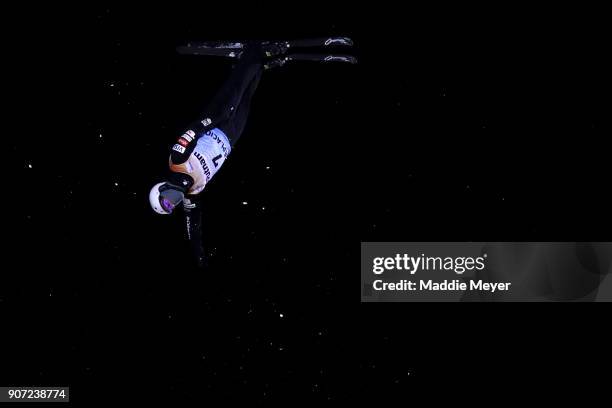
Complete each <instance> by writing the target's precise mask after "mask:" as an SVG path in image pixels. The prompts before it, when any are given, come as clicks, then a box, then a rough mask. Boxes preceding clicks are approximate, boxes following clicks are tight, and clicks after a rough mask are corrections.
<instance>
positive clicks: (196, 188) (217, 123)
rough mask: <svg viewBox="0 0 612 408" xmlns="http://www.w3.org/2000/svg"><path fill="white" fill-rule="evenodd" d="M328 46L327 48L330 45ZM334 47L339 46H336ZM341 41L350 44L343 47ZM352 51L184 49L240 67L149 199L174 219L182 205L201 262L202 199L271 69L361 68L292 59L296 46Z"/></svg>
mask: <svg viewBox="0 0 612 408" xmlns="http://www.w3.org/2000/svg"><path fill="white" fill-rule="evenodd" d="M326 41H327V43H326ZM333 41H336V43H334V42H333ZM338 41H344V43H341V44H338V43H337V42H338ZM329 45H344V46H346V45H352V43H351V42H350V39H346V38H329V39H314V40H302V41H300V42H277V43H269V42H268V43H248V44H246V45H244V44H241V43H215V44H212V43H201V44H197V45H188V46H186V47H180V48H179V52H180V53H182V54H191V55H216V56H226V57H232V58H238V59H239V60H238V63H237V64H236V66H235V67H234V69H233V70H232V72H231V74H230V76H229V78H228V79H227V80H226V82H225V83H224V84H223V86H222V87H221V89H220V90H219V92H218V93H217V94H216V96H215V97H214V98H213V100H212V101H211V102H210V103H209V104H208V107H207V108H206V110H205V111H204V114H203V116H202V117H201V119H200V120H198V121H196V122H194V123H192V124H191V125H190V126H189V127H188V129H187V130H186V131H185V132H184V133H183V134H182V135H181V136H180V137H179V138H178V140H177V142H176V143H175V144H174V145H173V146H172V148H171V151H170V163H169V164H170V171H169V173H168V175H167V176H166V178H165V180H164V181H162V182H160V183H157V184H155V185H154V186H153V188H152V189H151V192H150V193H149V201H150V203H151V207H152V208H153V210H155V212H157V213H158V214H172V213H173V212H174V211H175V210H176V208H177V207H178V206H179V205H180V204H181V203H182V204H183V205H182V207H183V210H184V211H183V212H184V215H185V223H186V227H187V228H186V229H187V237H188V239H189V241H190V242H191V246H192V249H193V251H194V254H195V257H196V261H197V263H198V265H199V266H203V265H204V264H205V261H206V257H205V252H204V248H203V246H202V230H201V224H202V212H201V206H200V205H199V204H198V202H197V200H196V197H197V196H198V195H199V194H200V193H201V192H202V190H204V188H205V187H206V184H208V182H209V181H210V180H211V179H212V177H213V176H214V175H215V174H216V173H217V172H218V171H219V169H220V168H221V166H222V165H223V163H225V161H226V159H227V158H228V156H229V154H230V153H231V151H232V148H233V147H234V146H235V144H236V142H237V141H238V139H239V138H240V136H241V135H242V132H243V130H244V128H245V125H246V122H247V117H248V115H249V110H250V106H251V100H252V98H253V95H254V93H255V90H256V89H257V86H258V85H259V81H260V80H261V76H262V74H263V72H264V70H266V69H271V68H274V67H277V66H281V65H284V64H285V63H286V62H288V61H291V60H300V59H301V60H314V61H341V62H350V63H355V62H356V60H355V59H354V57H351V56H346V55H318V54H291V53H289V52H288V51H289V48H291V47H292V46H298V47H306V46H329Z"/></svg>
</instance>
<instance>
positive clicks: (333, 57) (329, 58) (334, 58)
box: [285, 54, 357, 64]
mask: <svg viewBox="0 0 612 408" xmlns="http://www.w3.org/2000/svg"><path fill="white" fill-rule="evenodd" d="M285 60H287V61H315V62H346V63H348V64H356V63H357V58H355V57H354V56H352V55H344V54H287V55H286V56H285Z"/></svg>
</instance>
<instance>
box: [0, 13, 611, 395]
mask: <svg viewBox="0 0 612 408" xmlns="http://www.w3.org/2000/svg"><path fill="white" fill-rule="evenodd" d="M597 15H598V13H597V10H589V11H587V12H582V11H580V12H578V11H576V10H547V11H546V12H542V13H540V12H536V11H535V10H529V11H528V12H527V11H525V10H518V9H516V10H513V9H504V10H485V9H480V8H469V7H468V8H461V9H448V8H444V9H428V10H425V9H417V8H414V7H413V8H399V6H397V8H390V7H387V6H384V5H382V4H379V5H378V6H377V7H376V8H375V9H372V8H370V7H366V6H355V5H353V6H350V7H349V6H345V7H342V6H340V5H335V6H333V7H332V6H330V5H329V4H327V5H326V6H325V7H322V6H321V5H318V4H314V3H310V4H300V5H295V6H288V5H285V6H278V7H277V6H274V5H267V6H261V7H259V8H258V9H249V10H247V9H243V8H241V6H239V5H234V7H233V9H232V10H222V11H221V10H216V9H212V8H211V7H210V4H205V3H201V4H200V5H197V6H196V5H183V6H174V7H170V6H167V7H166V6H163V7H162V6H148V7H132V8H128V7H126V6H122V7H114V6H108V7H99V8H92V9H88V10H84V9H78V8H77V9H72V8H68V7H66V8H53V9H28V10H9V11H7V13H6V17H5V18H7V19H8V20H12V21H13V22H16V23H17V24H15V28H14V29H13V28H11V30H10V35H9V36H8V37H7V38H8V39H9V44H8V46H7V48H6V54H7V55H9V56H10V61H11V62H12V64H10V65H9V73H8V74H6V83H5V94H6V96H7V97H8V98H9V100H10V101H11V103H10V104H9V105H10V107H9V110H8V111H7V113H8V114H9V115H8V119H7V120H6V122H7V124H9V125H10V127H6V129H7V132H6V133H5V140H6V141H7V142H6V146H7V147H6V150H5V152H8V154H6V153H5V157H6V158H8V161H9V177H8V179H7V180H6V181H5V185H4V191H5V194H4V199H5V206H8V208H6V207H5V208H6V210H5V211H6V218H7V225H8V228H7V229H6V231H7V232H6V237H7V238H8V240H9V245H8V247H7V254H6V255H5V259H6V262H5V265H4V266H3V268H2V273H1V275H0V317H1V319H2V322H3V324H4V328H3V329H2V332H1V333H2V339H3V342H6V345H5V346H4V347H3V350H5V353H4V355H3V360H2V364H0V380H1V381H0V382H1V383H2V384H5V385H70V386H71V387H72V399H73V401H75V402H77V403H78V402H82V403H84V404H90V403H92V402H95V401H97V400H100V399H110V397H108V396H107V397H103V396H102V395H101V392H102V391H103V390H104V389H106V390H108V389H109V387H112V389H113V391H108V392H112V393H114V394H115V395H118V396H121V397H124V398H127V399H130V400H134V401H135V400H138V399H139V398H142V397H146V398H147V399H158V400H166V399H167V400H170V399H190V400H197V401H211V400H212V399H213V398H222V399H224V400H227V401H250V402H253V403H254V404H260V403H262V402H263V403H265V402H267V401H270V402H271V401H294V400H306V401H332V402H337V401H341V400H347V399H349V398H352V397H355V396H357V397H360V398H362V399H372V400H375V399H376V398H382V397H384V396H389V395H398V396H405V395H406V394H409V393H417V392H425V391H430V390H433V389H434V387H443V389H449V388H450V389H453V390H454V389H463V390H465V389H466V388H467V389H478V387H480V386H481V385H482V384H485V383H486V384H487V388H489V389H490V386H491V385H495V386H501V385H503V384H506V383H507V381H519V380H520V381H523V382H524V383H526V384H531V385H533V384H538V385H539V384H541V381H543V380H542V379H547V380H551V379H553V380H559V381H567V380H568V379H572V378H576V377H578V376H579V377H580V378H582V379H585V378H586V379H589V380H593V381H600V380H601V379H602V377H601V376H599V375H597V376H596V375H594V374H592V373H593V371H591V370H592V367H593V365H592V364H591V363H593V362H594V363H595V366H597V365H599V364H600V362H601V361H602V355H600V351H601V347H604V346H605V345H606V344H607V343H609V342H608V341H607V340H605V337H599V335H600V334H601V331H602V329H600V327H601V325H600V323H599V321H600V320H599V319H600V318H601V317H603V316H604V311H603V310H602V309H601V308H596V307H595V306H591V307H586V306H581V307H577V306H575V305H574V306H572V305H438V306H436V305H429V304H427V305H425V304H424V305H418V304H394V305H369V304H368V305H359V304H358V303H357V302H358V292H357V291H358V290H359V289H358V279H357V278H356V276H357V272H355V273H354V274H353V273H352V272H351V271H357V268H358V265H357V259H358V251H359V242H360V241H408V240H409V241H425V240H433V241H436V240H441V241H444V240H463V241H468V240H474V241H476V240H479V241H494V240H504V241H511V240H532V241H533V240H559V241H563V240H568V241H569V240H571V241H575V240H578V241H579V240H588V241H597V240H609V239H610V224H611V222H610V217H609V208H611V206H612V202H611V201H612V200H611V199H610V196H609V174H610V172H609V163H608V162H609V156H610V154H609V148H608V147H607V143H606V140H605V136H609V130H607V129H609V124H608V116H609V114H608V115H605V116H604V107H605V106H606V103H605V101H606V99H607V92H606V91H604V79H605V77H604V65H603V60H604V57H605V54H606V52H604V51H605V50H608V49H609V47H608V46H607V45H606V44H604V42H605V41H604V39H605V37H606V36H605V33H604V26H603V25H602V24H601V22H600V21H599V20H598V19H597ZM321 35H346V36H350V37H352V38H353V39H354V40H355V42H356V44H357V47H356V49H355V54H356V55H357V56H358V57H359V58H360V64H359V65H358V66H344V65H328V66H321V65H317V64H309V63H303V64H298V63H296V64H294V65H292V66H287V67H283V68H282V69H281V70H278V71H273V72H269V73H266V75H265V77H264V79H263V80H262V83H261V85H260V88H259V90H258V93H257V95H256V97H255V99H254V106H253V109H252V116H251V120H250V122H249V125H248V127H247V130H246V132H245V134H244V136H243V138H242V139H241V141H240V143H239V144H238V146H237V148H236V149H235V150H234V152H233V153H232V156H231V159H230V160H229V161H228V163H227V164H226V166H224V170H223V171H221V172H220V173H219V174H218V175H217V176H216V177H215V179H214V181H213V182H212V183H211V184H210V185H209V186H207V188H206V191H205V192H204V193H203V194H202V198H203V202H204V205H205V209H206V211H205V223H206V238H207V241H208V250H209V252H210V253H211V259H210V266H209V268H208V269H207V270H197V269H195V268H194V267H193V265H192V263H191V260H190V258H189V253H188V251H187V247H186V245H185V242H184V241H183V240H182V222H181V221H180V219H179V217H158V216H155V215H154V214H153V213H152V211H151V210H150V208H149V205H148V199H147V195H148V191H149V189H150V187H151V186H152V185H153V184H154V183H156V182H157V181H158V180H159V179H160V177H161V176H162V175H163V172H164V171H165V170H166V168H167V156H168V148H169V147H170V146H171V144H172V143H173V141H174V140H175V138H176V137H177V136H178V135H179V134H180V133H181V131H182V130H184V126H185V125H186V124H187V123H190V122H191V121H192V120H193V119H194V118H195V117H197V116H198V115H199V113H200V111H201V109H202V107H203V106H204V104H205V103H206V101H207V98H209V97H210V96H211V95H212V94H213V93H214V92H215V90H216V88H217V87H218V86H219V85H220V84H221V82H222V80H223V78H224V76H226V75H227V73H228V70H229V67H230V62H229V61H224V60H220V59H214V58H189V57H180V56H178V55H176V54H175V52H174V48H175V47H176V46H177V45H180V44H183V43H185V42H187V41H190V40H212V39H237V40H240V39H256V38H261V39H276V38H278V39H287V38H300V37H316V36H321ZM30 165H31V168H30ZM15 192H17V193H16V194H15ZM243 202H246V203H247V204H246V205H244V204H243ZM353 291H354V292H353ZM281 315H282V316H281ZM608 358H609V357H608ZM601 366H602V367H603V366H604V364H603V362H602V363H601ZM437 389H438V390H439V388H437ZM449 395H452V393H449Z"/></svg>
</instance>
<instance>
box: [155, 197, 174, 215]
mask: <svg viewBox="0 0 612 408" xmlns="http://www.w3.org/2000/svg"><path fill="white" fill-rule="evenodd" d="M159 203H160V204H161V206H162V208H163V209H164V210H166V211H168V212H170V213H171V212H172V211H173V210H174V207H176V205H175V204H174V203H173V202H172V201H170V200H168V199H167V198H161V199H160V200H159Z"/></svg>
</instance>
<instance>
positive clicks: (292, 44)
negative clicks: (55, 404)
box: [176, 37, 353, 58]
mask: <svg viewBox="0 0 612 408" xmlns="http://www.w3.org/2000/svg"><path fill="white" fill-rule="evenodd" d="M262 44H263V48H264V50H269V53H268V56H277V55H281V54H286V53H287V52H289V50H290V49H292V48H315V47H317V48H330V47H351V46H353V40H351V39H350V38H348V37H321V38H310V39H301V40H290V41H263V42H262ZM244 45H245V44H244V43H242V42H236V41H204V42H192V43H188V44H186V45H183V46H180V47H177V49H176V50H177V52H178V53H179V54H181V55H208V56H215V57H230V58H240V56H241V55H242V51H243V49H244Z"/></svg>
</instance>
